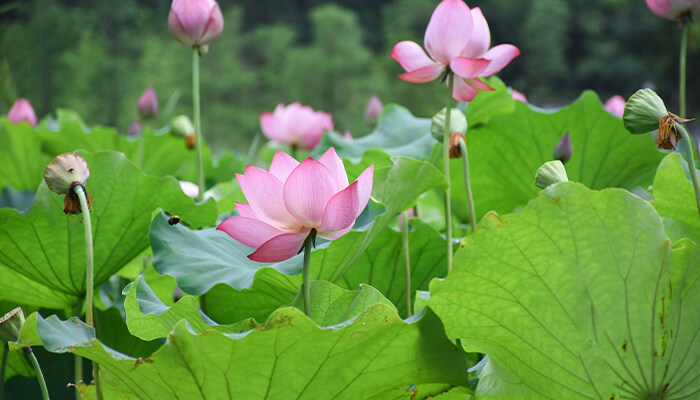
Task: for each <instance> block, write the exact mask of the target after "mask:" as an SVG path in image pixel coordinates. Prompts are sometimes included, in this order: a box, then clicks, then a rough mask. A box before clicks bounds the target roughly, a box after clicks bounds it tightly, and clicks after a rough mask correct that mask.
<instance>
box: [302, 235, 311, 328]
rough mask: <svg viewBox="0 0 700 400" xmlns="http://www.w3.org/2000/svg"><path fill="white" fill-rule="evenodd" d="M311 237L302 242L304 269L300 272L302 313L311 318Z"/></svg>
mask: <svg viewBox="0 0 700 400" xmlns="http://www.w3.org/2000/svg"><path fill="white" fill-rule="evenodd" d="M312 243H313V239H312V238H311V235H309V237H307V238H306V242H304V269H303V270H302V286H303V287H304V313H305V314H306V315H307V316H308V317H309V318H311V244H312Z"/></svg>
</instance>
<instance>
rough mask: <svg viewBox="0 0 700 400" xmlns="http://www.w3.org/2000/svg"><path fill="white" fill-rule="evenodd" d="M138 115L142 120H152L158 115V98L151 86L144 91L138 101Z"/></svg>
mask: <svg viewBox="0 0 700 400" xmlns="http://www.w3.org/2000/svg"><path fill="white" fill-rule="evenodd" d="M138 109H139V115H140V116H141V118H143V119H148V118H153V117H155V116H156V114H158V96H156V91H155V90H153V86H151V87H149V88H148V89H146V91H145V92H143V94H142V95H141V98H140V99H139V107H138Z"/></svg>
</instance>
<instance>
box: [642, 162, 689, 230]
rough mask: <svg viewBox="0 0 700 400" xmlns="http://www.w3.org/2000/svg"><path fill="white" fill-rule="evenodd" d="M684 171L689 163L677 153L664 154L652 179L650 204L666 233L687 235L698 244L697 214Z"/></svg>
mask: <svg viewBox="0 0 700 400" xmlns="http://www.w3.org/2000/svg"><path fill="white" fill-rule="evenodd" d="M687 170H688V164H687V163H686V162H685V161H684V160H683V159H682V158H681V155H680V154H678V153H671V154H669V155H667V156H666V157H665V158H664V159H663V161H661V164H660V165H659V169H658V171H657V172H656V177H655V178H654V199H653V200H652V201H651V204H652V205H653V206H654V208H656V211H658V212H659V215H661V217H663V219H664V226H665V227H666V234H667V235H668V236H669V237H670V238H671V239H672V240H678V239H681V238H689V239H691V240H692V241H694V242H695V243H700V215H698V206H697V203H696V200H695V192H694V191H693V184H692V183H691V182H690V180H689V178H688V177H687V176H686V172H685V171H687Z"/></svg>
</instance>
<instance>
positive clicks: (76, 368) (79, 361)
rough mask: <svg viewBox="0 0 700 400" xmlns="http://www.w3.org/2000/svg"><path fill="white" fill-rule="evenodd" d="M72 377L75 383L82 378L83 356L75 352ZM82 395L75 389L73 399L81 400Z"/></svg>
mask: <svg viewBox="0 0 700 400" xmlns="http://www.w3.org/2000/svg"><path fill="white" fill-rule="evenodd" d="M73 379H74V380H75V384H76V385H77V384H78V383H80V382H81V381H82V380H83V357H80V356H79V355H77V354H73ZM82 398H83V396H81V395H80V390H78V389H76V390H75V399H76V400H82Z"/></svg>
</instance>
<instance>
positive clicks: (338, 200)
mask: <svg viewBox="0 0 700 400" xmlns="http://www.w3.org/2000/svg"><path fill="white" fill-rule="evenodd" d="M358 186H359V185H358V183H357V182H354V183H353V184H352V185H350V186H348V187H346V188H345V189H343V190H341V191H340V192H338V193H336V194H335V196H333V197H331V199H330V200H329V201H328V204H327V205H326V209H325V210H324V212H323V219H322V220H321V226H320V227H319V229H318V231H319V232H335V231H340V230H344V229H347V228H348V227H351V226H352V225H353V223H354V222H355V218H357V215H358V214H359V213H358V208H359V206H360V204H359V203H360V199H359V193H358Z"/></svg>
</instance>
